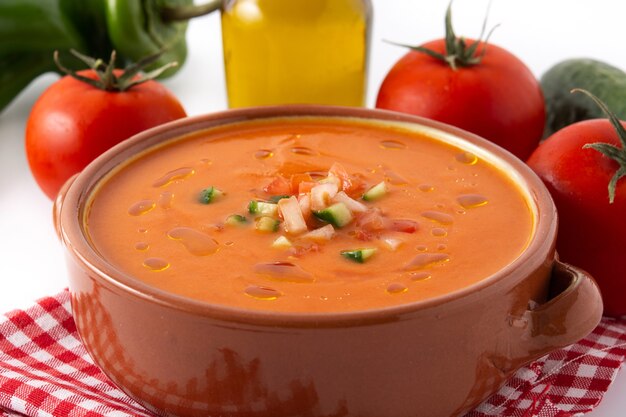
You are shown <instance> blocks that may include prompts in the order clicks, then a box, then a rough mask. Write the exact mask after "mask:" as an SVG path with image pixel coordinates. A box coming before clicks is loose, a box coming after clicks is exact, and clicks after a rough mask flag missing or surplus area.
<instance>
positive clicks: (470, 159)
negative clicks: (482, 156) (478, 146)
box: [456, 152, 478, 165]
mask: <svg viewBox="0 0 626 417" xmlns="http://www.w3.org/2000/svg"><path fill="white" fill-rule="evenodd" d="M456 160H457V161H459V162H460V163H462V164H467V165H475V164H476V163H477V162H478V157H477V156H476V155H474V154H473V153H471V152H462V153H460V154H457V155H456Z"/></svg>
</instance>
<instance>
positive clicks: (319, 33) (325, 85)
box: [222, 0, 371, 107]
mask: <svg viewBox="0 0 626 417" xmlns="http://www.w3.org/2000/svg"><path fill="white" fill-rule="evenodd" d="M370 20H371V3H370V1H369V0H227V1H226V2H225V4H224V6H223V10H222V39H223V47H224V65H225V73H226V88H227V93H228V104H229V106H230V107H246V106H257V105H271V104H288V103H314V104H335V105H346V106H362V105H364V104H365V88H366V83H367V79H366V78H367V59H368V49H369V30H370Z"/></svg>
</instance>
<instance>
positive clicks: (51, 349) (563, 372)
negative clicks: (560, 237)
mask: <svg viewBox="0 0 626 417" xmlns="http://www.w3.org/2000/svg"><path fill="white" fill-rule="evenodd" d="M625 358H626V321H617V320H611V319H608V318H605V319H603V320H602V322H601V323H600V325H599V326H598V327H597V328H596V329H595V330H594V331H593V333H592V334H590V335H589V336H588V337H587V338H585V339H584V340H582V341H580V342H579V343H576V344H574V345H571V346H569V347H567V348H565V349H560V350H558V351H555V352H553V353H551V354H550V355H548V356H545V357H543V358H541V359H539V360H537V361H535V362H533V363H532V364H530V365H529V366H527V367H524V368H522V369H520V370H519V371H518V372H517V373H516V374H515V375H514V376H513V378H511V379H510V380H509V381H508V382H507V384H506V385H505V386H504V387H502V388H501V389H500V390H499V391H498V392H497V393H496V394H494V395H493V396H491V397H490V398H489V399H487V400H486V401H485V402H484V403H483V404H481V405H480V406H479V407H477V408H476V409H475V410H473V411H471V412H469V413H468V414H467V415H466V416H465V417H490V416H499V417H508V416H511V417H571V416H575V415H578V414H584V413H585V412H588V411H590V410H591V409H592V408H593V407H594V406H596V405H597V404H598V402H599V401H600V400H601V399H602V395H603V394H604V393H605V392H606V390H607V389H608V388H609V385H610V384H611V382H612V381H613V379H614V377H615V375H616V374H617V372H618V370H619V368H620V366H621V365H622V363H623V362H624V360H625ZM0 416H2V417H13V416H33V417H35V416H37V417H43V416H50V417H52V416H54V417H64V416H80V417H82V416H86V417H102V416H107V417H126V416H153V414H152V413H150V412H148V411H147V410H145V409H144V408H143V407H141V406H140V405H139V404H137V403H136V402H134V401H133V400H131V399H130V398H129V397H128V396H126V395H125V394H124V393H123V392H122V391H120V390H119V389H117V388H116V387H115V386H114V385H113V384H112V383H111V382H110V381H109V380H108V379H107V377H106V376H105V375H104V374H103V373H102V372H101V371H100V370H99V369H98V368H97V367H96V366H95V365H94V363H93V362H92V360H91V358H90V357H89V355H88V354H87V352H86V351H85V349H84V347H83V345H82V344H81V342H80V339H79V338H78V334H77V332H76V326H75V324H74V320H73V319H72V315H71V311H70V301H69V293H68V292H67V291H63V292H62V293H60V294H58V295H56V296H54V297H48V298H45V299H42V300H40V301H39V302H38V303H37V304H36V305H34V306H33V307H31V308H29V309H28V310H25V311H22V310H17V311H13V312H10V313H8V314H6V315H5V316H2V317H0Z"/></svg>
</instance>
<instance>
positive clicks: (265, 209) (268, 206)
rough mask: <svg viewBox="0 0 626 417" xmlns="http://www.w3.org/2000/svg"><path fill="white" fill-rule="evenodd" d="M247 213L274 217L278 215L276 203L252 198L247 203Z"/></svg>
mask: <svg viewBox="0 0 626 417" xmlns="http://www.w3.org/2000/svg"><path fill="white" fill-rule="evenodd" d="M248 213H250V214H254V215H258V216H272V217H275V216H277V215H278V204H275V203H267V202H265V201H257V200H252V201H250V203H248Z"/></svg>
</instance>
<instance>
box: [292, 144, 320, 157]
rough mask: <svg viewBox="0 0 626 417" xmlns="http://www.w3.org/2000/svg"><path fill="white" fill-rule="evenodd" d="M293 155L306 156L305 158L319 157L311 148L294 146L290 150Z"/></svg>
mask: <svg viewBox="0 0 626 417" xmlns="http://www.w3.org/2000/svg"><path fill="white" fill-rule="evenodd" d="M290 151H291V152H292V153H295V154H296V155H305V156H318V155H319V152H317V151H314V150H313V149H311V148H307V147H306V146H294V147H293V148H291V149H290Z"/></svg>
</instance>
